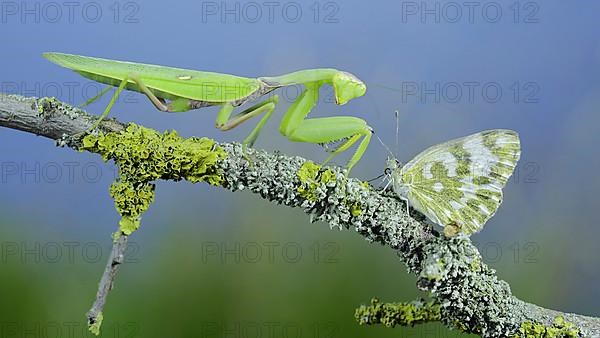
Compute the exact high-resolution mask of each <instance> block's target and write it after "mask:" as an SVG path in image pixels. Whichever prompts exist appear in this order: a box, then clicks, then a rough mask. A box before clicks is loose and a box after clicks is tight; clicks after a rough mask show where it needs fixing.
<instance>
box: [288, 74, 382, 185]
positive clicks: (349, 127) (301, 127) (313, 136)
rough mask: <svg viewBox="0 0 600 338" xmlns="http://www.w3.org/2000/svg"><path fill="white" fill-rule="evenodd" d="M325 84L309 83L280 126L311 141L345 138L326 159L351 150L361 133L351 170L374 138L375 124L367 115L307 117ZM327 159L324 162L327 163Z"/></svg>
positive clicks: (291, 135) (292, 138) (290, 136)
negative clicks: (358, 116)
mask: <svg viewBox="0 0 600 338" xmlns="http://www.w3.org/2000/svg"><path fill="white" fill-rule="evenodd" d="M320 86H321V84H320V83H319V82H316V83H308V84H306V90H305V91H304V92H303V93H302V94H301V95H300V97H298V99H297V100H296V102H294V104H292V106H291V107H290V109H289V110H288V111H287V113H286V114H285V116H284V117H283V120H282V122H281V125H280V127H279V130H280V131H281V133H282V134H283V135H285V136H287V138H288V139H289V140H290V141H296V142H309V143H321V144H326V143H331V142H335V141H339V140H343V143H342V144H341V145H340V146H339V147H338V148H337V149H336V150H334V151H333V153H332V154H331V155H330V156H329V157H328V158H327V159H326V160H325V163H327V162H328V161H330V160H331V159H332V158H333V157H334V156H335V155H337V154H339V153H341V152H343V151H345V150H347V149H348V148H350V147H351V146H352V145H353V144H354V143H356V142H357V141H358V140H359V139H360V138H361V137H364V138H363V140H362V142H361V143H360V144H359V146H358V148H357V149H356V152H355V153H354V155H353V156H352V158H351V159H350V161H349V162H348V173H349V172H350V170H351V169H352V167H353V166H354V165H355V164H356V163H357V162H358V161H359V160H360V158H361V157H362V155H363V154H364V152H365V150H366V149H367V146H368V145H369V141H370V140H371V133H372V131H371V128H370V127H369V126H368V125H367V123H366V122H365V121H364V120H363V119H359V118H356V117H350V116H336V117H326V118H315V119H306V116H307V115H308V114H309V113H310V111H311V110H312V108H313V107H314V106H315V104H316V103H317V100H318V98H319V87H320ZM325 163H323V164H325Z"/></svg>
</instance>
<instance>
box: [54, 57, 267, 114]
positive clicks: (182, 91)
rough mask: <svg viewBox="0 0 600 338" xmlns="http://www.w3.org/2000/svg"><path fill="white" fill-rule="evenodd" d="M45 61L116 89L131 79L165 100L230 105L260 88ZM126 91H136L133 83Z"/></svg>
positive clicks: (95, 63) (212, 76)
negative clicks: (126, 78) (139, 81)
mask: <svg viewBox="0 0 600 338" xmlns="http://www.w3.org/2000/svg"><path fill="white" fill-rule="evenodd" d="M43 55H44V57H45V58H47V59H48V60H50V61H52V62H54V63H56V64H58V65H60V66H63V67H65V68H69V69H72V70H74V71H75V72H77V73H79V74H81V75H82V76H84V77H86V78H88V79H91V80H94V81H97V82H101V83H105V84H108V85H112V86H118V85H119V83H120V82H121V81H122V80H123V79H124V78H125V77H126V76H131V75H135V76H136V77H137V78H138V79H140V80H141V81H142V82H143V83H144V84H145V85H146V86H147V87H148V88H149V89H150V90H152V91H153V92H154V93H155V94H156V96H158V97H162V98H165V99H176V98H187V99H192V100H197V101H204V102H215V103H219V102H230V101H236V100H240V99H243V98H246V97H248V96H250V95H252V94H253V93H254V92H256V91H257V90H258V89H260V88H261V82H260V81H259V80H257V79H252V78H245V77H239V76H235V75H229V74H220V73H212V72H202V71H196V70H189V69H181V68H173V67H165V66H157V65H149V64H143V63H134V62H125V61H115V60H108V59H100V58H93V57H87V56H80V55H72V54H64V53H44V54H43ZM127 89H128V90H134V91H138V92H139V91H140V90H139V88H138V86H137V85H136V84H135V82H133V81H130V82H129V83H128V84H127Z"/></svg>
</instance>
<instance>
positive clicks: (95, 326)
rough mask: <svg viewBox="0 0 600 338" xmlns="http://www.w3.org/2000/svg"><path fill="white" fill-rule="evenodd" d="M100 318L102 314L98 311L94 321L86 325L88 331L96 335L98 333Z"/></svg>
mask: <svg viewBox="0 0 600 338" xmlns="http://www.w3.org/2000/svg"><path fill="white" fill-rule="evenodd" d="M102 320H104V315H103V314H102V312H100V313H98V316H97V317H96V321H95V322H94V323H91V324H89V325H88V330H90V332H91V333H93V334H94V335H96V336H98V335H100V327H101V326H102Z"/></svg>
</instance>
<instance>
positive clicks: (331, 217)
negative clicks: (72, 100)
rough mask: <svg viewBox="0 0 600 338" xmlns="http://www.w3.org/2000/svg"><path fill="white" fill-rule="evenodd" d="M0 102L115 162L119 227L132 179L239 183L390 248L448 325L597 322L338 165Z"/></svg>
mask: <svg viewBox="0 0 600 338" xmlns="http://www.w3.org/2000/svg"><path fill="white" fill-rule="evenodd" d="M0 99H1V102H0V126H6V127H9V128H14V129H19V130H23V131H27V132H31V133H35V134H37V135H42V136H46V137H49V138H52V139H55V140H58V141H59V143H60V144H67V145H69V146H72V147H74V148H76V149H79V150H88V151H92V152H96V153H99V154H100V155H102V156H103V157H104V158H105V159H112V160H114V161H115V163H116V164H117V165H118V166H119V169H120V172H121V174H124V175H125V176H122V177H121V178H120V180H121V182H125V183H126V184H129V188H127V186H126V187H125V188H127V189H125V190H124V191H126V192H128V194H129V195H131V196H133V197H132V199H130V200H127V201H128V202H127V203H121V204H120V207H119V201H117V198H116V199H115V200H116V203H117V209H118V211H119V212H120V213H121V215H122V216H123V220H125V221H122V224H121V229H122V230H123V229H129V230H131V231H133V230H134V229H135V228H137V226H139V217H140V216H141V213H142V212H143V208H141V209H135V208H136V207H138V206H139V205H133V206H132V205H130V203H132V202H131V201H139V202H140V203H141V204H140V205H142V204H143V203H145V202H146V201H147V198H150V196H151V194H145V195H144V196H138V195H136V194H138V192H139V191H150V190H144V189H141V190H139V189H137V188H138V187H140V184H142V185H144V184H150V185H151V184H152V181H154V180H157V179H168V180H175V181H178V180H183V179H185V180H188V181H191V182H199V181H206V182H208V183H210V184H214V185H219V186H222V187H223V188H226V189H229V190H231V191H237V190H242V189H245V190H249V191H252V192H254V193H256V194H258V195H260V196H261V197H262V198H264V199H267V200H270V201H272V202H274V203H279V204H284V205H288V206H291V207H299V208H303V209H304V210H305V211H306V212H307V213H309V214H310V215H311V220H312V221H323V222H326V223H328V224H329V225H330V227H331V228H336V229H354V230H356V231H357V232H358V233H359V234H361V235H362V236H363V237H365V238H366V239H367V240H369V241H371V242H377V243H381V244H384V245H387V246H389V247H391V248H393V249H394V250H396V251H397V253H398V256H399V257H400V259H401V261H402V262H404V263H405V264H406V266H407V267H408V269H409V271H410V272H411V273H414V274H415V275H417V276H418V282H417V287H418V288H419V289H421V290H424V291H427V292H429V294H430V295H431V301H432V303H431V304H437V305H438V306H439V316H440V321H441V322H443V323H444V324H446V325H447V326H449V327H451V328H455V329H458V330H461V331H464V332H469V333H475V334H479V335H481V336H483V337H508V336H519V337H524V336H527V337H529V336H531V337H550V336H556V337H569V336H572V335H575V336H582V337H599V336H600V319H599V318H593V317H586V316H581V315H576V314H567V313H560V312H557V311H553V310H548V309H544V308H541V307H538V306H536V305H534V304H529V303H526V302H523V301H521V300H519V299H517V298H516V297H514V296H513V295H512V293H511V290H510V287H509V285H508V284H507V283H506V282H504V281H502V280H500V279H498V278H497V276H496V275H495V271H494V270H493V269H491V268H490V267H488V266H487V265H486V264H484V263H483V262H482V260H481V255H480V254H479V252H478V250H477V249H476V248H475V246H473V244H472V243H471V242H470V240H469V239H468V238H466V237H463V236H458V237H454V238H446V237H444V236H443V235H441V234H439V233H438V232H437V231H435V230H434V229H433V228H432V227H430V226H429V225H428V224H427V223H426V222H424V220H423V219H422V218H419V217H418V214H417V213H416V212H415V213H414V214H413V213H411V215H413V217H409V216H408V215H407V214H406V213H405V212H404V210H405V207H404V205H403V202H401V201H399V200H398V199H397V198H395V197H394V196H392V195H390V194H388V193H384V192H381V191H377V190H375V189H374V188H372V187H371V186H369V185H368V184H366V183H364V182H362V181H360V180H357V179H348V180H346V179H345V178H344V173H343V172H342V170H341V169H339V168H333V167H332V168H321V167H319V166H318V165H315V164H313V163H312V162H310V161H307V160H305V159H303V158H300V157H296V156H287V155H283V154H279V153H268V152H265V151H260V150H254V149H249V150H248V156H249V157H250V159H251V162H249V161H248V160H247V158H246V156H244V153H243V150H242V147H241V145H239V144H237V143H217V142H214V141H212V140H208V139H206V138H189V139H184V138H181V137H180V136H178V135H177V134H176V133H174V132H167V133H159V132H156V131H154V130H151V129H147V128H143V127H140V126H136V125H129V127H126V126H125V125H124V124H120V123H118V122H115V121H103V122H102V123H101V124H100V127H101V130H102V131H103V132H102V133H100V134H96V135H92V136H87V137H86V138H85V139H83V141H81V140H72V139H70V138H68V137H66V135H72V134H75V133H81V132H84V131H85V130H86V129H87V128H88V127H89V125H90V124H91V120H90V118H89V117H87V115H86V114H85V113H83V112H81V111H79V110H74V109H72V108H71V107H70V106H68V105H64V104H61V103H59V102H57V101H53V100H48V99H42V100H37V99H25V98H22V97H18V96H0ZM139 142H141V144H143V145H144V146H143V147H140V146H139V144H140V143H139ZM183 144H185V146H182V145H183ZM136 145H137V146H136ZM133 164H134V165H133ZM117 184H118V183H117ZM111 193H113V189H111ZM125 195H127V194H125ZM113 196H116V197H122V196H124V195H123V194H121V193H119V192H117V193H113ZM152 196H153V195H152ZM134 204H135V203H134ZM132 208H134V209H132ZM133 211H135V212H133ZM131 222H133V223H131ZM128 226H131V227H129V228H128ZM436 308H437V307H436ZM387 310H389V309H387ZM388 315H391V313H388ZM398 323H401V321H399V322H398Z"/></svg>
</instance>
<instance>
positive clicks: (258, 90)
mask: <svg viewBox="0 0 600 338" xmlns="http://www.w3.org/2000/svg"><path fill="white" fill-rule="evenodd" d="M43 55H44V57H45V58H47V59H48V60H50V61H52V62H54V63H56V64H58V65H60V66H63V67H65V68H69V69H71V70H73V71H75V72H77V73H79V74H80V75H82V76H84V77H86V78H88V79H91V80H94V81H97V82H100V83H104V84H107V85H109V86H108V87H107V88H105V89H104V90H102V91H101V92H100V93H99V94H98V95H96V96H95V97H93V98H91V99H90V100H88V101H87V102H86V103H84V105H87V104H90V103H92V102H94V101H96V100H98V99H99V98H100V97H101V96H103V95H104V94H106V93H107V92H108V90H110V89H111V88H113V87H117V90H116V91H115V93H114V95H113V97H112V99H111V100H110V102H109V104H108V106H107V107H106V109H105V110H104V113H103V114H102V116H101V117H100V118H99V119H98V120H97V121H96V122H95V124H94V125H93V126H92V127H91V128H90V131H91V130H93V129H95V128H96V127H97V126H98V124H99V123H100V121H101V120H102V119H103V118H105V117H106V116H107V115H108V114H109V112H110V110H111V108H112V106H113V105H114V103H115V101H116V99H117V97H118V96H119V94H120V93H121V91H122V90H123V89H126V90H131V91H136V92H140V93H143V94H145V95H146V96H147V97H148V98H149V99H150V101H151V102H152V104H153V105H154V106H155V107H156V108H157V109H158V110H160V111H163V112H184V111H188V110H192V109H198V108H203V107H209V106H220V110H219V112H218V113H217V119H216V123H215V125H216V128H218V129H220V130H223V131H226V130H230V129H232V128H235V127H236V126H238V125H240V124H241V123H243V122H245V121H247V120H249V119H251V118H252V117H255V116H259V115H261V114H263V117H262V118H261V120H260V121H259V122H258V124H257V125H256V127H255V128H254V130H252V132H251V133H250V135H249V136H248V137H247V138H246V139H245V140H244V142H243V148H244V153H245V149H246V146H250V147H252V146H253V145H254V142H255V141H256V138H257V137H258V135H259V134H260V131H261V130H262V128H263V126H264V125H265V123H266V122H267V120H268V119H269V118H270V117H271V115H272V113H273V111H274V109H275V106H276V105H277V103H278V101H279V99H278V96H277V95H274V96H272V97H269V98H268V99H266V100H264V101H262V102H260V103H257V104H255V105H253V106H251V107H250V108H247V109H245V110H243V111H242V112H240V113H238V114H237V115H235V116H233V117H232V116H231V114H232V113H233V110H234V109H235V108H236V107H238V106H241V105H243V104H245V103H247V102H250V101H254V100H256V99H258V98H260V97H262V96H264V95H266V94H268V93H270V92H272V91H274V90H276V89H278V88H281V87H285V86H290V85H298V84H302V85H304V87H305V88H304V91H303V92H302V93H301V94H300V95H299V96H298V98H297V99H296V100H295V101H294V102H293V103H292V105H291V106H290V108H289V109H288V111H287V112H286V113H285V114H284V116H283V119H282V120H281V124H280V125H279V131H280V132H281V134H282V135H284V136H286V137H287V138H288V139H289V140H290V141H293V142H307V143H316V144H329V143H334V142H335V143H338V144H339V145H338V146H337V147H335V148H334V149H333V150H332V151H331V154H330V155H329V156H328V157H327V159H326V160H325V162H324V163H323V164H326V163H327V162H329V161H330V160H331V159H332V158H333V157H334V156H335V155H337V154H339V153H341V152H343V151H346V150H347V149H348V148H350V147H351V146H352V145H353V144H354V143H356V142H357V141H359V140H360V139H361V137H362V141H361V142H360V144H359V145H358V147H357V149H356V151H355V153H354V154H353V155H352V157H351V158H350V160H349V162H348V164H347V169H348V170H347V173H349V172H350V170H351V169H352V167H353V166H354V165H355V164H356V163H357V162H358V161H359V160H360V158H361V157H362V155H363V154H364V152H365V151H366V149H367V146H368V145H369V141H370V139H371V134H372V129H371V127H369V125H367V123H366V121H365V120H363V119H360V118H357V117H351V116H336V117H324V118H312V119H308V118H307V115H308V114H309V113H310V111H311V110H312V109H313V107H314V106H315V104H316V103H317V100H318V98H319V89H320V88H321V87H322V86H323V85H325V84H327V85H331V86H332V87H333V90H334V96H335V101H336V104H338V105H343V104H345V103H347V102H348V101H350V100H352V99H354V98H357V97H360V96H362V95H364V94H365V92H366V85H365V84H364V83H363V82H362V81H361V80H359V79H358V78H357V77H356V76H354V75H352V74H350V73H348V72H344V71H339V70H337V69H331V68H323V69H308V70H301V71H297V72H293V73H289V74H285V75H281V76H274V77H259V78H247V77H239V76H235V75H229V74H220V73H212V72H204V71H196V70H188V69H180V68H172V67H165V66H157V65H149V64H142V63H134V62H124V61H116V60H108V59H100V58H93V57H86V56H80V55H72V54H64V53H44V54H43ZM346 175H347V174H346Z"/></svg>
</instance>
